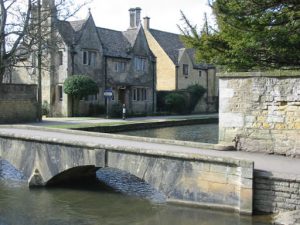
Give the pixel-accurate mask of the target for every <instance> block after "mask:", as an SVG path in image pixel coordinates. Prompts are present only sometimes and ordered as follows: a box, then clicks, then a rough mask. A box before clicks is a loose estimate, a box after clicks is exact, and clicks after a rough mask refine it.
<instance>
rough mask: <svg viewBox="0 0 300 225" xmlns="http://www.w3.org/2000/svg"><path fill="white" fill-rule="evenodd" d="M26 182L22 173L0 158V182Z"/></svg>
mask: <svg viewBox="0 0 300 225" xmlns="http://www.w3.org/2000/svg"><path fill="white" fill-rule="evenodd" d="M1 179H3V180H26V176H25V175H24V173H22V171H20V170H18V169H17V168H16V167H15V166H14V165H13V164H12V163H10V162H9V161H7V160H5V159H1V158H0V180H1Z"/></svg>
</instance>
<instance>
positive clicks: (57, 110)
mask: <svg viewBox="0 0 300 225" xmlns="http://www.w3.org/2000/svg"><path fill="white" fill-rule="evenodd" d="M43 7H48V9H49V8H50V11H51V12H52V14H53V16H52V17H50V18H49V20H50V23H51V26H49V27H50V29H52V30H51V32H50V35H49V37H48V39H49V43H50V44H49V48H48V49H47V50H46V51H45V52H46V53H45V55H44V62H43V64H44V66H43V72H42V96H43V101H44V102H47V103H48V104H49V106H50V116H71V115H72V98H71V97H70V96H68V95H66V94H65V93H64V92H63V84H64V81H65V79H66V78H67V77H69V76H72V75H77V74H82V75H87V76H89V77H91V78H92V79H93V80H94V81H95V82H96V83H97V85H98V87H99V92H98V94H96V95H93V96H87V97H86V98H84V99H82V100H80V102H79V104H78V106H77V114H79V115H86V114H88V113H89V109H90V107H91V106H97V105H98V106H100V105H102V106H104V105H105V104H106V100H105V97H104V95H103V93H104V90H106V89H111V90H112V91H113V94H114V95H113V98H112V100H111V101H109V102H110V104H109V105H110V106H111V105H112V104H120V105H122V104H126V108H127V112H129V113H152V112H153V111H154V110H155V77H156V73H155V71H156V70H155V57H154V55H153V54H152V52H151V50H150V48H149V46H148V43H147V40H146V37H145V34H144V30H143V27H142V26H141V24H140V22H139V21H140V20H139V18H140V11H141V10H140V8H134V9H130V10H129V12H130V26H129V28H128V29H127V30H126V31H124V32H122V31H116V30H110V29H104V28H100V27H97V26H96V25H95V23H94V20H93V16H92V14H91V13H90V12H89V14H88V17H87V18H86V19H84V20H78V21H60V20H58V19H57V18H56V14H55V11H56V9H55V4H54V1H53V0H44V1H43ZM35 60H36V56H35V55H34V54H31V55H30V56H29V57H28V59H27V62H22V63H27V64H28V65H29V64H30V63H28V61H35ZM31 65H32V66H31V68H30V67H28V66H27V67H25V68H21V69H19V68H18V69H17V70H15V71H14V72H13V74H12V79H11V81H12V82H13V83H36V82H37V73H36V71H35V65H36V63H31ZM28 68H29V69H28Z"/></svg>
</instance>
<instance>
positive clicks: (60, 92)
mask: <svg viewBox="0 0 300 225" xmlns="http://www.w3.org/2000/svg"><path fill="white" fill-rule="evenodd" d="M58 99H59V101H62V100H63V87H62V86H61V85H59V86H58Z"/></svg>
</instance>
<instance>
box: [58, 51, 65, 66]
mask: <svg viewBox="0 0 300 225" xmlns="http://www.w3.org/2000/svg"><path fill="white" fill-rule="evenodd" d="M63 56H64V53H63V51H61V50H60V51H58V65H59V66H62V65H63V64H64V61H63Z"/></svg>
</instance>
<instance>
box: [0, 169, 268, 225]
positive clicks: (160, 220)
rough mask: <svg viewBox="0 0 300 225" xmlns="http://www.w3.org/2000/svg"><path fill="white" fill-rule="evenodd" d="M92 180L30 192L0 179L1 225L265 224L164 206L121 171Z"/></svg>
mask: <svg viewBox="0 0 300 225" xmlns="http://www.w3.org/2000/svg"><path fill="white" fill-rule="evenodd" d="M7 169H11V170H12V171H10V172H8V171H4V170H3V169H2V173H3V174H10V176H11V178H16V177H18V176H19V175H20V174H18V173H19V172H18V171H15V169H14V168H12V167H11V165H7V167H5V170H7ZM15 172H16V173H17V174H18V175H16V174H14V173H15ZM2 177H3V176H2ZM97 177H98V178H99V179H101V182H98V183H97V184H93V185H91V184H90V183H89V184H84V183H81V184H79V185H78V186H76V187H72V188H61V187H60V188H51V189H46V188H42V189H32V190H30V189H29V188H28V185H27V182H26V181H24V180H19V181H18V180H16V179H14V180H13V181H12V180H8V179H9V178H10V177H9V176H5V181H4V180H1V179H0V225H99V224H105V225H267V224H270V223H263V222H258V221H256V222H253V221H252V219H253V218H252V217H241V216H239V215H237V214H233V213H226V212H219V211H214V210H204V209H199V208H189V207H184V206H176V205H170V204H166V203H164V196H163V195H162V194H161V193H159V192H157V191H156V190H155V189H153V188H152V187H151V186H150V185H148V184H147V183H145V182H142V181H141V180H140V179H138V178H136V177H134V176H132V175H130V174H127V173H125V172H123V171H120V170H116V169H108V168H107V169H102V170H99V171H97ZM103 183H105V184H106V185H109V186H111V187H112V188H114V189H116V190H117V192H116V191H112V190H111V189H107V188H105V187H103Z"/></svg>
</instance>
